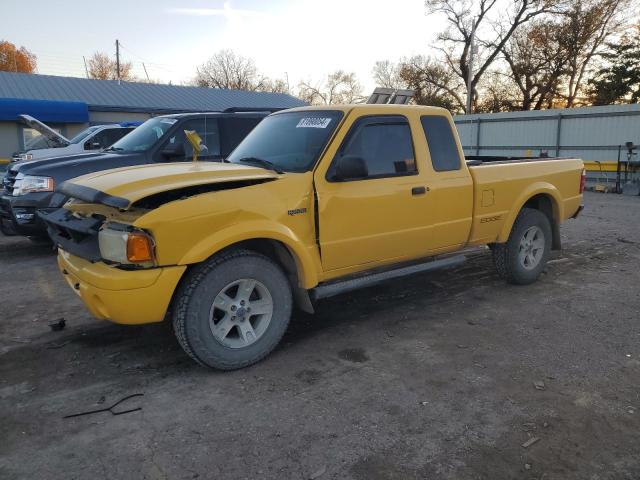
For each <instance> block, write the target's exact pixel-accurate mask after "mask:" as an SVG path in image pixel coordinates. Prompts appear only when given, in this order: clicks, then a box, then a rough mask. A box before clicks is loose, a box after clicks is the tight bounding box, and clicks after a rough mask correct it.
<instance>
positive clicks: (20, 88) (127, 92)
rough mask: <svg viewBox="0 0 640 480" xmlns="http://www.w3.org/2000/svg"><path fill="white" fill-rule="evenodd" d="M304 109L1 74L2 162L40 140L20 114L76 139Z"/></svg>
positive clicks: (219, 94)
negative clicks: (212, 115)
mask: <svg viewBox="0 0 640 480" xmlns="http://www.w3.org/2000/svg"><path fill="white" fill-rule="evenodd" d="M302 105H305V103H304V102H303V101H302V100H299V99H298V98H295V97H293V96H291V95H288V94H284V93H269V92H247V91H242V90H224V89H214V88H202V87H186V86H177V85H159V84H151V83H136V82H123V81H121V82H118V81H117V80H91V79H86V78H75V77H56V76H51V75H35V74H26V73H14V72H0V159H8V158H9V157H11V155H12V153H13V152H16V151H20V150H22V149H23V148H24V145H25V142H26V141H27V140H28V139H29V138H31V136H33V135H35V132H33V131H32V130H31V129H30V128H29V127H28V126H26V125H23V124H22V123H21V122H20V121H19V120H18V118H17V116H18V115H20V114H27V115H31V116H32V117H34V118H37V119H38V120H40V121H41V122H44V123H46V124H47V125H49V126H50V127H52V128H53V129H55V130H57V131H59V132H60V133H61V134H62V135H64V136H65V137H67V138H71V137H73V136H74V135H75V134H76V133H78V132H79V131H80V130H82V129H84V128H86V127H87V126H89V125H100V124H105V123H119V122H123V121H144V120H146V119H148V118H150V117H151V116H155V115H163V114H167V113H179V112H214V111H223V110H225V109H228V108H291V107H299V106H302Z"/></svg>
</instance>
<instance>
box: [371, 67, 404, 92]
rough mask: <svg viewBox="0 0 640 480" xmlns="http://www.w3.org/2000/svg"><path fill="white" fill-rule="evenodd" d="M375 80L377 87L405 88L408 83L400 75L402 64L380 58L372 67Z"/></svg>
mask: <svg viewBox="0 0 640 480" xmlns="http://www.w3.org/2000/svg"><path fill="white" fill-rule="evenodd" d="M372 74H373V80H374V81H375V83H376V86H377V87H386V88H396V89H397V88H405V87H406V84H405V82H404V81H403V80H402V77H401V76H400V66H399V65H398V64H396V63H393V62H391V61H389V60H380V61H377V62H376V63H375V65H374V66H373V69H372Z"/></svg>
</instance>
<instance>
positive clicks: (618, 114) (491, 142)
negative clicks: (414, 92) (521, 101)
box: [454, 105, 640, 162]
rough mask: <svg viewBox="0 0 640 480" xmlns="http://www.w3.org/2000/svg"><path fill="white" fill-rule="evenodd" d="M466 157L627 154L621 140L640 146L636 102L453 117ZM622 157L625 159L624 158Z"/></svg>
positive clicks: (588, 157) (607, 157)
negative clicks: (633, 103) (619, 152)
mask: <svg viewBox="0 0 640 480" xmlns="http://www.w3.org/2000/svg"><path fill="white" fill-rule="evenodd" d="M454 120H455V123H456V125H457V127H458V132H459V134H460V138H461V141H462V145H463V147H464V150H465V153H466V154H467V155H499V156H538V155H539V154H540V153H541V152H547V153H548V154H549V155H550V156H562V157H569V156H570V157H580V158H582V159H583V160H587V161H589V160H590V161H595V160H598V161H614V162H615V161H617V159H618V150H619V147H620V146H622V152H621V154H622V155H623V156H624V158H626V148H625V147H624V144H625V142H628V141H631V142H633V143H634V144H636V145H637V144H640V105H609V106H604V107H585V108H572V109H561V110H560V109H559V110H543V111H529V112H505V113H493V114H479V115H456V116H455V117H454ZM624 158H623V159H624Z"/></svg>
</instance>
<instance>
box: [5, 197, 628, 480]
mask: <svg viewBox="0 0 640 480" xmlns="http://www.w3.org/2000/svg"><path fill="white" fill-rule="evenodd" d="M585 203H586V206H587V208H586V210H585V212H584V213H583V214H582V215H581V217H579V219H578V220H575V221H569V222H568V223H567V224H566V225H565V226H564V227H563V230H562V232H563V241H564V250H563V252H562V254H556V255H555V259H554V260H553V261H552V262H551V263H550V265H549V266H548V269H547V271H546V273H545V274H544V275H543V277H542V278H541V280H540V281H539V282H537V283H536V284H534V285H531V286H528V287H515V286H508V285H505V284H504V283H503V282H502V281H500V279H499V278H498V277H497V276H496V274H495V272H494V270H493V268H492V265H491V259H490V256H489V255H488V252H482V253H479V254H476V255H473V256H472V257H471V258H470V260H469V261H468V262H467V263H466V264H464V265H463V266H461V267H459V268H456V269H454V270H449V271H446V272H439V273H435V274H433V273H432V274H424V275H418V276H414V277H411V278H408V279H403V280H401V281H395V282H392V283H389V284H385V285H380V286H377V287H374V288H369V289H366V290H362V291H359V292H357V293H354V294H349V295H344V296H341V297H335V298H333V299H331V300H327V301H325V302H323V303H321V304H320V305H319V308H318V311H317V313H316V315H313V316H311V315H305V314H296V315H295V316H294V318H293V320H292V325H291V328H290V330H289V332H288V333H287V335H286V336H285V339H284V341H283V343H282V344H281V346H280V347H279V348H278V349H277V350H276V352H274V353H273V354H272V355H271V356H269V357H268V358H267V359H266V360H265V361H263V362H261V363H259V364H258V365H255V366H253V367H250V368H247V369H244V370H240V371H236V372H230V373H220V372H215V371H208V370H205V369H203V368H201V367H199V366H197V365H196V364H194V363H193V362H191V361H190V359H189V358H188V357H187V356H186V355H185V354H184V353H183V352H182V351H181V350H180V349H179V347H178V345H177V344H176V341H175V340H174V338H173V336H172V333H171V330H170V328H169V327H168V325H166V324H157V325H149V326H143V327H122V326H118V325H112V324H109V323H105V322H99V321H97V320H93V319H92V318H91V317H90V316H89V315H88V314H87V313H86V312H85V310H84V308H83V306H82V305H81V303H80V301H79V300H78V298H77V297H76V296H75V295H74V293H73V292H72V291H70V290H69V289H68V287H67V286H66V284H65V283H64V281H63V279H62V278H61V275H60V274H59V273H58V271H57V268H56V267H55V256H54V255H53V254H52V253H51V251H49V250H48V249H47V248H46V247H41V246H40V247H39V246H34V245H32V244H31V243H30V242H29V241H27V240H23V239H20V238H16V237H2V238H0V271H1V272H2V276H1V278H0V292H1V293H0V296H1V299H2V300H1V302H0V305H1V313H0V317H1V319H0V418H1V421H0V477H1V478H6V479H13V478H20V479H22V478H46V479H65V480H67V479H74V478H82V479H84V478H91V479H96V478H105V479H108V478H134V479H142V478H145V479H156V478H158V479H165V478H170V479H174V478H175V479H181V478H207V479H208V478H212V479H213V478H216V479H223V478H224V479H227V478H229V479H236V478H246V479H256V478H273V479H289V478H291V479H296V478H297V479H309V478H319V479H321V480H325V479H367V480H370V479H403V480H404V479H440V478H443V479H502V478H523V479H542V478H544V479H546V480H550V479H572V478H575V479H609V478H610V479H638V478H640V447H639V445H640V390H639V388H638V383H639V381H640V322H638V320H639V310H640V295H639V288H638V286H639V285H640V269H639V268H638V267H639V266H640V227H639V225H638V222H639V220H640V198H637V197H625V196H618V195H598V194H587V195H586V198H585ZM62 317H64V318H65V319H66V321H67V327H66V328H65V329H64V330H62V331H58V332H53V331H51V330H50V329H49V327H48V325H47V324H48V323H51V322H53V321H55V320H57V319H59V318H62ZM134 393H143V394H144V396H140V397H135V398H132V399H130V400H128V401H127V402H126V403H125V404H123V405H122V408H123V409H130V408H137V407H141V410H138V411H135V412H131V413H128V414H124V415H119V416H113V415H111V414H110V413H108V412H107V413H98V414H94V415H88V416H83V417H76V418H68V419H65V418H63V417H64V416H65V415H69V414H73V413H76V412H81V411H86V410H91V409H96V408H102V407H106V406H109V405H110V404H111V403H113V402H115V401H117V400H118V399H120V398H122V397H124V396H127V395H131V394H134Z"/></svg>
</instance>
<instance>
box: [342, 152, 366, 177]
mask: <svg viewBox="0 0 640 480" xmlns="http://www.w3.org/2000/svg"><path fill="white" fill-rule="evenodd" d="M335 168H336V169H335V174H334V176H333V178H334V179H335V180H338V181H345V180H358V179H362V178H367V177H368V176H369V169H368V168H367V164H366V163H365V161H364V158H362V157H357V156H355V155H345V156H343V157H339V158H338V160H337V161H336V167H335Z"/></svg>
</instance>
